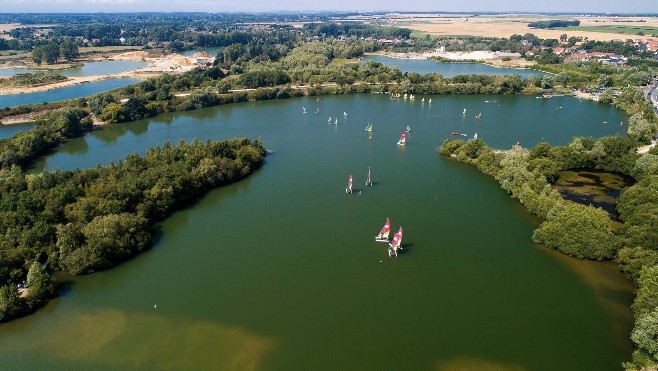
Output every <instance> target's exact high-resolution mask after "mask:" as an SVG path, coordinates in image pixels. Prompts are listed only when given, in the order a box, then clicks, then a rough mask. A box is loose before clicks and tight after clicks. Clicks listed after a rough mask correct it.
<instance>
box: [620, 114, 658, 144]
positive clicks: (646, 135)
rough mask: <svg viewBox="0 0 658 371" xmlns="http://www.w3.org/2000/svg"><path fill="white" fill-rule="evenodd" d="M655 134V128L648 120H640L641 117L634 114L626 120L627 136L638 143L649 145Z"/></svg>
mask: <svg viewBox="0 0 658 371" xmlns="http://www.w3.org/2000/svg"><path fill="white" fill-rule="evenodd" d="M655 133H656V129H655V127H653V126H652V125H651V124H650V123H649V121H648V120H646V119H644V118H642V116H640V115H637V114H636V115H633V116H631V117H630V118H629V119H628V130H627V134H628V136H629V137H631V138H633V139H635V140H637V141H638V142H641V143H649V142H650V141H651V138H652V137H653V136H654V134H655Z"/></svg>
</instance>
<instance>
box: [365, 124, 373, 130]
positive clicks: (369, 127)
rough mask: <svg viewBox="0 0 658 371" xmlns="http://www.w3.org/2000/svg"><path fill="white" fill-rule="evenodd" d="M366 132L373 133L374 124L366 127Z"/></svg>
mask: <svg viewBox="0 0 658 371" xmlns="http://www.w3.org/2000/svg"><path fill="white" fill-rule="evenodd" d="M366 131H372V123H371V124H370V125H368V126H366Z"/></svg>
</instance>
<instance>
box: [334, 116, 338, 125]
mask: <svg viewBox="0 0 658 371" xmlns="http://www.w3.org/2000/svg"><path fill="white" fill-rule="evenodd" d="M334 125H338V117H336V121H334Z"/></svg>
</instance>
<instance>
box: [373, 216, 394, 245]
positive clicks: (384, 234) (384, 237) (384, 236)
mask: <svg viewBox="0 0 658 371" xmlns="http://www.w3.org/2000/svg"><path fill="white" fill-rule="evenodd" d="M390 232H391V221H390V220H388V218H386V224H384V227H383V228H382V230H381V231H379V234H378V235H377V236H375V241H377V242H388V234H389V233H390Z"/></svg>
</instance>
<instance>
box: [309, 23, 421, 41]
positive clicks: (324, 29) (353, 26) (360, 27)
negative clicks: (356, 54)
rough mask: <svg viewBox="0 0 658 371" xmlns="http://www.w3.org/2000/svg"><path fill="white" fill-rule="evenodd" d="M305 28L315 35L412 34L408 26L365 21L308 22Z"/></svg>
mask: <svg viewBox="0 0 658 371" xmlns="http://www.w3.org/2000/svg"><path fill="white" fill-rule="evenodd" d="M303 29H304V30H305V31H306V32H307V33H309V34H311V35H313V36H333V37H339V36H356V37H374V38H385V39H408V38H409V37H410V36H411V30H410V29H408V28H401V27H383V26H375V25H369V24H363V23H342V24H339V23H307V24H305V25H304V27H303Z"/></svg>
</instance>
